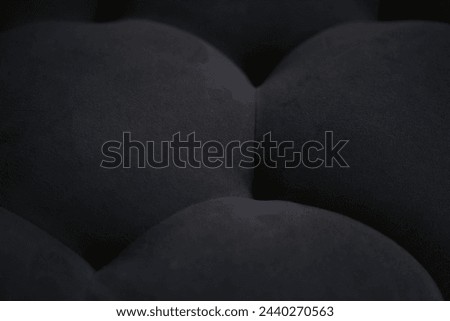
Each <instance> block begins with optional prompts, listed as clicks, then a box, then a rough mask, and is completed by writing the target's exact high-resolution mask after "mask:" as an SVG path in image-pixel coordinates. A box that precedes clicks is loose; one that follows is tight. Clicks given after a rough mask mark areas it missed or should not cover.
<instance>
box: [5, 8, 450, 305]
mask: <svg viewBox="0 0 450 321" xmlns="http://www.w3.org/2000/svg"><path fill="white" fill-rule="evenodd" d="M438 1H440V0H436V1H432V2H425V1H422V3H419V4H418V5H417V4H416V3H412V2H411V3H410V2H408V3H406V2H403V1H402V0H395V1H389V0H382V1H381V6H380V7H378V1H377V0H298V1H294V0H282V1H280V0H273V1H269V0H264V1H263V0H211V1H206V0H197V1H185V0H152V1H150V0H148V1H138V0H114V1H105V0H99V1H96V0H82V1H74V0H67V1H63V0H61V1H55V0H40V1H33V0H30V1H26V0H14V1H13V0H5V1H0V30H1V31H0V206H1V207H2V208H4V209H0V299H4V300H5V299H9V300H16V299H22V300H44V299H52V300H69V299H70V300H76V299H105V300H106V299H126V300H129V299H155V298H156V299H171V300H173V299H212V298H215V299H232V300H236V299H253V300H254V299H275V300H280V299H284V298H286V299H291V300H300V299H307V300H313V299H326V300H332V299H383V300H391V299H401V300H410V299H425V300H436V299H440V298H441V296H440V293H439V290H437V286H438V287H439V288H440V289H441V292H442V293H443V294H444V297H445V298H446V299H449V298H450V272H449V271H450V234H449V232H448V231H449V229H450V216H449V212H450V197H449V192H450V154H449V153H450V152H449V146H450V119H449V118H450V116H449V115H450V113H449V108H450V91H449V88H450V60H449V59H450V26H449V25H448V24H438V23H425V22H404V23H398V22H394V23H379V22H375V20H376V19H377V17H378V19H381V20H396V19H412V18H415V19H430V20H441V21H448V19H449V17H450V16H449V14H448V13H446V12H447V11H448V3H447V2H444V1H440V2H439V3H438ZM360 20H363V21H367V20H371V21H373V22H362V23H352V24H347V25H341V24H342V23H348V22H354V21H360ZM106 21H109V22H106ZM177 28H178V29H177ZM326 28H329V29H327V30H325V29H326ZM311 37H313V38H312V39H311ZM308 39H310V40H308ZM213 46H214V47H217V48H218V49H220V52H219V51H218V50H216V49H214V48H213ZM286 55H287V57H286ZM235 64H236V65H235ZM237 66H238V67H239V68H238V67H237ZM267 77H268V78H267ZM266 78H267V79H266ZM255 86H259V87H258V88H256V87H255ZM255 119H256V123H255ZM327 130H333V131H334V132H335V138H336V139H337V140H338V139H350V142H349V144H348V146H347V147H346V148H345V149H344V152H343V156H344V157H345V159H346V160H348V162H349V164H350V168H348V169H338V168H333V169H324V168H322V169H316V170H311V169H308V170H306V169H302V168H300V169H296V170H286V169H285V168H283V167H279V168H277V169H275V170H269V169H267V168H263V167H261V168H259V169H258V170H256V171H252V170H243V169H238V168H235V169H214V170H210V169H205V168H202V169H177V168H175V167H174V166H171V167H169V168H167V169H164V170H153V169H145V170H143V169H136V168H134V169H114V170H106V169H102V168H100V167H99V165H100V161H101V159H102V155H101V146H102V144H103V143H104V142H105V141H107V140H121V134H122V132H123V131H130V132H132V138H133V139H136V140H144V141H145V140H155V141H159V140H162V139H167V140H168V139H170V138H171V136H172V135H173V134H175V133H176V132H182V133H183V134H185V135H187V134H188V133H190V132H192V131H195V132H196V134H197V138H198V139H201V140H203V141H204V140H209V139H212V140H219V141H221V142H222V143H227V142H229V141H230V140H236V139H238V140H241V141H243V140H249V139H255V138H258V139H259V138H260V137H261V135H263V134H264V133H265V132H267V131H272V134H273V138H277V139H286V140H295V141H297V143H300V144H301V143H303V142H305V140H311V139H318V140H321V139H323V135H324V131H327ZM252 183H253V187H252ZM229 196H238V197H241V198H222V197H229ZM216 198H221V199H216ZM252 198H259V199H267V200H270V201H268V202H261V201H255V200H252ZM211 199H214V200H211ZM277 199H282V200H289V201H294V202H297V203H304V204H309V205H314V206H316V207H317V208H311V207H307V206H305V205H301V204H295V203H288V202H282V201H275V200H277ZM207 200H210V201H207ZM203 201H207V202H205V203H200V204H199V202H203ZM319 208H323V209H328V210H332V211H335V212H338V213H340V214H343V215H346V216H349V217H351V218H353V219H354V220H352V219H350V218H345V217H344V216H342V215H340V214H336V213H332V212H328V211H325V210H321V209H319ZM6 209H7V210H6ZM356 221H361V222H363V223H364V224H365V225H363V224H361V223H357V222H356ZM372 228H374V229H376V230H378V231H377V232H375V231H374V230H372ZM136 239H137V240H136ZM396 243H398V244H400V246H402V247H403V249H402V248H401V247H400V246H399V245H397V244H396ZM122 250H124V252H121V251H122ZM407 252H409V253H411V254H412V256H411V255H410V254H408V253H407ZM111 261H112V262H111ZM421 264H422V266H421ZM430 275H431V277H430ZM432 278H433V279H434V281H435V282H436V283H437V286H436V284H435V283H434V282H433V280H432Z"/></svg>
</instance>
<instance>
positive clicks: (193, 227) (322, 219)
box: [99, 198, 440, 300]
mask: <svg viewBox="0 0 450 321" xmlns="http://www.w3.org/2000/svg"><path fill="white" fill-rule="evenodd" d="M424 272H425V270H424V269H423V268H422V267H421V266H420V265H418V264H417V263H416V262H415V260H414V259H412V257H411V256H410V255H408V254H407V253H406V252H405V251H404V250H403V249H401V248H400V247H398V246H397V245H396V244H394V243H393V242H392V241H390V240H389V239H387V238H385V237H384V236H382V235H380V234H379V233H377V232H375V231H373V230H372V229H370V228H367V227H365V226H363V225H362V224H360V223H357V222H355V221H353V220H351V219H349V218H346V217H344V216H341V215H338V214H335V213H331V212H327V211H323V210H319V209H317V208H312V207H306V206H302V205H298V204H293V203H288V202H276V201H271V202H261V201H254V200H249V199H239V198H228V199H219V200H213V201H209V202H206V203H202V204H198V205H195V206H192V207H190V208H187V209H185V210H183V211H181V212H180V213H177V214H175V215H173V216H172V217H171V218H169V219H167V220H166V221H164V222H163V223H161V224H159V225H158V226H156V227H154V228H152V229H150V230H149V231H148V232H147V233H146V234H145V235H144V236H143V237H142V238H140V239H139V240H138V241H137V242H136V243H135V244H133V245H132V246H131V247H130V248H129V249H127V251H126V252H125V253H123V254H122V255H121V256H120V257H119V258H118V259H116V260H115V261H114V262H112V263H111V264H110V265H109V266H108V267H106V268H105V269H104V270H102V271H100V272H99V273H100V279H101V281H102V282H103V284H104V285H105V287H108V286H109V287H110V288H111V289H112V291H113V293H114V294H113V295H115V296H117V297H118V298H120V299H127V298H133V299H136V300H139V299H146V298H149V297H151V298H154V299H157V300H189V299H192V300H241V299H243V300H250V299H251V300H325V299H326V300H381V299H382V300H395V299H403V300H420V299H428V300H429V299H439V298H440V294H439V291H438V290H437V288H436V286H435V285H434V282H433V281H432V280H431V279H430V278H429V276H428V275H427V274H426V273H424ZM114 279H115V280H116V281H115V282H114V281H112V280H114Z"/></svg>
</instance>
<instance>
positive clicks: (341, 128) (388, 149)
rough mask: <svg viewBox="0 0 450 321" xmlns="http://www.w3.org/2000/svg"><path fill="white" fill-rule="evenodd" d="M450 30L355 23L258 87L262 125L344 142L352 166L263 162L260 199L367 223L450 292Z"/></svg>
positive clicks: (288, 134)
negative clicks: (290, 165)
mask: <svg viewBox="0 0 450 321" xmlns="http://www.w3.org/2000/svg"><path fill="white" fill-rule="evenodd" d="M449 39H450V28H449V27H448V26H447V25H444V24H437V23H389V24H380V23H377V24H351V25H346V26H342V27H339V28H335V29H333V30H330V31H326V32H324V33H322V34H320V35H319V36H317V37H315V38H314V39H311V40H310V41H308V42H307V43H305V44H303V45H302V46H300V47H299V48H298V49H297V50H295V51H294V52H293V53H291V54H290V56H289V57H288V58H287V59H285V60H284V61H283V63H282V65H280V66H279V67H278V68H277V70H276V71H275V72H274V73H273V74H272V76H271V78H270V79H269V80H268V81H267V82H266V83H265V84H264V86H263V87H261V88H260V89H259V97H258V101H259V106H258V108H259V109H258V112H257V114H258V115H259V118H258V132H259V133H260V134H261V135H262V134H264V133H266V132H267V131H272V134H273V137H274V139H278V140H291V139H293V140H295V141H297V142H298V143H299V144H301V143H302V142H304V141H306V140H310V139H316V140H323V135H324V131H326V130H330V131H334V133H335V135H337V136H338V137H336V139H349V140H350V142H349V143H348V146H347V147H346V149H345V151H344V152H343V154H344V155H345V159H346V161H347V162H348V163H349V166H350V168H344V169H336V168H325V167H321V168H317V169H314V170H311V169H307V168H304V167H299V168H297V169H283V168H277V169H266V168H260V169H259V170H258V171H257V173H256V175H255V178H256V179H255V194H256V197H257V198H264V199H279V198H281V199H286V200H291V201H297V202H301V203H306V204H311V205H314V206H320V207H322V208H326V209H329V210H333V211H337V212H340V213H344V214H347V215H350V216H351V217H354V218H356V219H358V220H360V221H362V222H365V223H367V224H369V225H371V226H373V227H375V228H377V229H378V230H380V231H382V232H383V233H385V234H386V235H388V236H389V237H392V238H393V239H394V240H397V241H398V242H399V243H400V244H401V245H402V246H404V247H405V248H406V249H407V250H409V251H410V252H411V253H413V254H414V255H416V257H417V258H418V259H419V261H420V262H422V263H423V264H424V265H425V266H426V267H427V268H429V270H430V272H432V273H433V275H434V276H435V278H436V279H437V280H438V281H440V282H439V284H441V286H443V288H444V289H445V291H446V292H448V291H450V283H449V282H450V278H449V271H450V234H449V233H448V227H449V226H450V216H449V215H448V213H449V212H450V198H449V197H448V196H449V194H448V193H449V191H450V151H449V149H448V147H449V146H450V126H449V124H450V113H449V107H450V105H449V103H450V91H449V90H448V88H450V76H449V75H450V60H449V57H450V42H449V41H448V40H449Z"/></svg>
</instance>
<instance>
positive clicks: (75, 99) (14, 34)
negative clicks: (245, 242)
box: [0, 22, 254, 267]
mask: <svg viewBox="0 0 450 321" xmlns="http://www.w3.org/2000/svg"><path fill="white" fill-rule="evenodd" d="M0 43H1V45H0V46H2V48H4V50H3V52H2V60H1V63H0V70H1V74H2V76H3V77H2V80H1V86H0V87H1V88H0V105H1V106H2V116H3V117H2V123H1V125H0V126H1V127H0V131H1V133H2V137H3V143H2V144H1V145H0V153H1V154H2V155H5V156H3V157H2V159H1V160H0V162H1V165H0V168H1V170H0V172H1V182H2V184H1V186H0V190H1V200H2V203H3V204H4V206H5V207H6V208H8V209H11V210H12V211H14V212H16V213H18V214H20V215H22V216H24V217H26V218H27V219H29V220H30V221H32V222H34V223H36V224H38V225H39V226H41V227H43V228H44V229H45V230H47V231H49V232H50V233H51V234H52V235H54V236H56V237H57V238H58V239H61V240H63V241H64V242H65V243H66V244H68V245H69V246H71V247H72V248H74V249H76V251H78V252H79V253H81V254H82V255H83V256H86V257H88V259H89V261H91V263H92V264H94V266H97V267H98V266H101V265H102V264H104V263H106V262H107V261H108V260H110V259H111V258H112V257H114V255H116V254H117V253H118V251H120V250H121V249H122V248H123V247H124V246H125V245H126V244H127V243H128V242H130V240H133V239H134V238H135V237H136V236H138V235H139V234H140V233H142V232H143V231H145V229H147V228H149V227H150V226H152V225H153V224H155V223H157V222H159V221H160V220H162V219H164V218H165V217H167V216H168V215H170V214H173V213H174V212H175V211H177V210H179V209H182V208H183V207H186V206H188V205H191V204H193V203H195V202H198V201H202V200H206V199H210V198H214V197H221V196H249V195H250V194H251V190H250V189H251V176H252V173H251V171H248V170H246V171H243V170H239V169H238V168H237V167H235V168H233V169H223V168H222V169H210V170H209V169H192V168H185V169H184V168H176V167H174V166H171V167H168V168H165V169H158V170H153V169H151V168H147V169H140V168H134V167H133V168H130V169H124V168H119V169H115V170H111V169H104V168H101V167H100V163H101V160H102V154H101V146H102V144H103V143H104V142H106V141H108V140H117V141H121V140H122V131H127V130H129V131H130V132H131V134H132V136H131V139H134V140H139V141H144V142H145V141H146V140H155V141H157V142H159V141H160V140H170V139H171V137H172V135H173V134H175V133H177V132H181V133H183V135H187V134H189V133H191V132H195V133H196V136H197V139H201V140H207V139H214V140H218V141H220V142H222V143H223V144H226V143H227V142H228V141H230V140H247V139H251V138H253V134H254V125H253V121H254V115H253V112H254V103H253V98H254V93H253V88H252V87H251V86H250V85H249V83H248V81H247V80H246V79H245V77H244V76H243V75H242V74H241V73H240V71H238V70H237V69H236V68H235V67H234V66H233V65H232V64H231V63H230V62H228V61H227V60H225V59H224V58H223V56H222V55H221V54H219V53H218V52H216V51H215V50H213V49H211V48H210V47H209V46H207V45H206V44H204V43H203V42H202V41H200V40H199V39H197V38H195V37H193V36H190V35H188V34H186V33H183V32H180V31H178V30H174V29H172V28H170V27H166V26H162V25H159V24H156V23H151V22H122V23H116V24H101V25H90V24H80V23H64V24H61V23H39V24H34V25H28V26H24V27H22V28H17V29H14V30H11V31H10V32H5V33H4V34H2V35H0ZM30 48H32V50H30ZM155 150H159V148H158V149H157V148H155ZM136 155H137V153H135V154H134V155H133V154H132V155H131V157H137V156H136ZM141 155H143V153H141ZM158 158H159V157H158ZM174 195H176V200H174V199H173V198H174Z"/></svg>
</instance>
